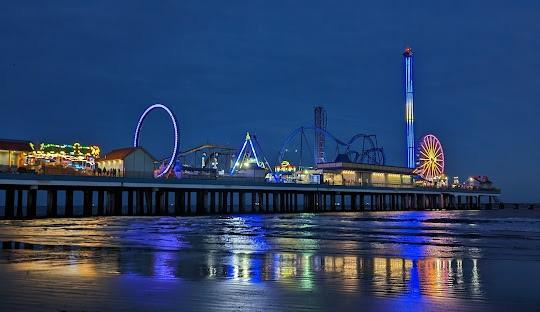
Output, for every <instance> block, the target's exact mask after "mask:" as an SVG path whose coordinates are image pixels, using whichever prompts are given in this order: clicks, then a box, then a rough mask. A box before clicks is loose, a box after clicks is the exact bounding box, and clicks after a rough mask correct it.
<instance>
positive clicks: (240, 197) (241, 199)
mask: <svg viewBox="0 0 540 312" xmlns="http://www.w3.org/2000/svg"><path fill="white" fill-rule="evenodd" d="M245 200H246V194H245V193H244V192H238V213H245V212H246V208H245V207H244V205H245Z"/></svg>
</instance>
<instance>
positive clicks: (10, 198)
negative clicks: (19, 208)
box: [4, 189, 15, 219]
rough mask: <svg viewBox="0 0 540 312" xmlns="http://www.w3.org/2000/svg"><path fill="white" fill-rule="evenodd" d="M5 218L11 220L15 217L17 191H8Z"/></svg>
mask: <svg viewBox="0 0 540 312" xmlns="http://www.w3.org/2000/svg"><path fill="white" fill-rule="evenodd" d="M4 203H5V204H4V216H5V217H6V218H7V219H11V218H13V217H14V216H15V190H14V189H6V198H4Z"/></svg>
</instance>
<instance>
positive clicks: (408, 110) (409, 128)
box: [403, 48, 416, 168]
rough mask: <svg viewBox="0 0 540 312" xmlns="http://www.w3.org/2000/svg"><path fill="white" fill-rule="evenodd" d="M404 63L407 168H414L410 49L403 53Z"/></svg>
mask: <svg viewBox="0 0 540 312" xmlns="http://www.w3.org/2000/svg"><path fill="white" fill-rule="evenodd" d="M403 60H404V61H405V123H406V135H407V138H406V140H407V141H406V145H407V167H408V168H415V167H416V147H415V144H416V142H415V138H414V100H413V94H414V92H413V53H412V50H411V48H406V49H405V52H403Z"/></svg>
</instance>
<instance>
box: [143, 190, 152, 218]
mask: <svg viewBox="0 0 540 312" xmlns="http://www.w3.org/2000/svg"><path fill="white" fill-rule="evenodd" d="M144 199H145V203H146V215H147V216H151V215H152V214H153V212H152V210H153V205H152V191H149V190H147V191H145V192H144Z"/></svg>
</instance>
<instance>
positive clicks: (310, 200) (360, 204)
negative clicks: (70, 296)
mask: <svg viewBox="0 0 540 312" xmlns="http://www.w3.org/2000/svg"><path fill="white" fill-rule="evenodd" d="M2 192H3V193H4V194H3V195H4V214H3V216H2V217H3V218H6V219H24V218H29V219H31V218H37V217H50V218H55V217H92V216H160V215H163V216H164V215H175V216H186V215H208V214H220V215H223V214H232V213H240V214H241V213H295V212H312V213H319V212H327V211H399V210H443V209H445V210H465V209H490V208H495V205H494V204H495V203H496V202H497V198H498V196H499V195H500V191H498V190H468V189H451V188H416V187H408V188H393V187H373V186H331V185H324V184H272V183H265V182H254V181H248V180H240V179H239V180H219V179H218V180H195V179H180V180H165V179H129V178H108V177H83V176H47V175H13V174H8V175H0V198H2V197H1V196H2ZM40 202H43V205H45V206H46V209H44V212H43V213H41V214H38V205H40V206H41V204H40ZM81 208H82V209H81Z"/></svg>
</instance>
